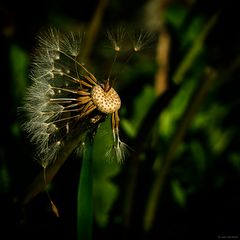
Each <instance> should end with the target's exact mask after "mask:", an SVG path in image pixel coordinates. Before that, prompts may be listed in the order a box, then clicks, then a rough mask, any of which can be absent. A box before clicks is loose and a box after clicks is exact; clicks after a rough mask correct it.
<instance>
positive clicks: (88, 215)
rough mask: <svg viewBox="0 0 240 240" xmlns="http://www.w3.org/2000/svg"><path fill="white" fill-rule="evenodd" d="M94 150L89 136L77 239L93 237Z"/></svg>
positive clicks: (82, 171) (81, 174)
mask: <svg viewBox="0 0 240 240" xmlns="http://www.w3.org/2000/svg"><path fill="white" fill-rule="evenodd" d="M92 150H93V144H92V142H91V139H90V137H87V139H86V143H85V149H84V153H83V160H82V168H81V173H80V179H79V185H78V195H77V236H78V238H77V239H84V240H90V239H92V215H93V200H92V184H93V182H92Z"/></svg>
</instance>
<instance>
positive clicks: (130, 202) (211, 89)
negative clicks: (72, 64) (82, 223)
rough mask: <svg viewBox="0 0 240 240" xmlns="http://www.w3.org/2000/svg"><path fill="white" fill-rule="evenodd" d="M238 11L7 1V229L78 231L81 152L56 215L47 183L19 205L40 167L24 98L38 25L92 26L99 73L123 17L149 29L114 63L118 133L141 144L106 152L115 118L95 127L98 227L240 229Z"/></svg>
mask: <svg viewBox="0 0 240 240" xmlns="http://www.w3.org/2000/svg"><path fill="white" fill-rule="evenodd" d="M94 19H95V20H94ZM94 21H95V23H97V24H96V25H95V26H93V22H94ZM239 23H240V21H239V9H238V7H237V1H231V0H230V1H229V0H228V1H227V0H218V1H217V0H149V1H144V0H141V1H135V0H133V1H126V0H112V1H111V0H108V1H107V0H99V1H97V0H96V1H95V0H94V1H93V0H89V1H81V0H80V1H77V2H75V1H72V0H69V1H62V0H59V1H36V2H34V1H32V2H29V3H26V4H25V3H24V2H23V1H19V2H17V3H16V2H12V1H1V3H0V53H1V54H0V81H1V84H2V85H1V93H0V110H1V113H0V121H1V125H0V126H1V128H0V131H1V132H0V136H1V138H0V221H1V222H0V239H13V236H16V237H18V238H21V239H68V240H69V239H77V228H78V226H77V221H76V219H77V211H76V208H77V204H78V203H77V198H76V196H77V191H78V183H79V182H78V181H79V173H80V169H81V157H80V158H79V157H76V155H74V154H73V155H71V156H69V159H68V160H67V161H66V163H65V164H64V165H63V166H62V168H61V169H60V171H59V172H58V173H57V175H56V176H55V178H54V179H53V181H52V182H51V184H50V186H49V190H50V194H51V196H52V198H53V199H54V201H55V203H56V205H57V206H58V208H59V211H60V218H56V217H55V216H54V214H53V213H52V211H51V208H50V206H49V200H48V198H47V196H46V193H45V192H42V193H39V194H38V195H37V196H36V197H35V198H34V199H32V200H31V201H30V202H29V203H28V204H27V206H24V207H23V206H21V205H20V204H19V199H20V198H21V196H22V195H24V193H25V192H26V191H27V189H28V186H29V185H30V184H31V183H32V182H33V180H34V178H35V177H36V176H37V175H38V174H39V172H40V171H42V168H41V166H40V165H39V164H38V163H37V162H36V161H35V159H34V158H33V156H34V147H33V146H32V144H31V143H30V142H29V139H28V138H27V137H26V135H25V134H24V133H23V131H22V129H21V126H20V119H21V116H19V115H18V110H17V109H18V107H20V106H21V104H22V98H23V96H24V93H25V90H26V88H27V87H28V86H29V85H30V84H31V80H30V79H29V77H28V74H29V66H30V64H31V53H32V50H33V48H34V46H35V44H36V35H37V34H38V33H39V31H40V30H41V29H43V28H45V27H47V26H54V27H57V28H59V29H63V30H67V31H70V30H78V29H82V28H84V29H85V30H86V31H87V30H88V29H90V28H91V27H92V28H91V29H93V32H94V34H95V35H93V36H94V39H93V43H92V48H91V51H90V52H89V61H88V62H89V66H90V69H91V70H92V69H93V70H94V73H95V75H96V77H97V78H98V79H102V80H103V79H104V77H105V78H106V76H107V75H108V73H109V69H110V66H111V64H112V62H113V56H114V51H109V47H107V44H109V43H107V41H106V34H105V32H106V30H107V29H109V28H111V29H114V28H115V27H116V26H118V25H119V24H121V25H122V26H126V29H128V28H130V29H131V30H137V31H138V30H144V31H147V32H149V33H151V39H150V41H147V42H146V45H145V47H144V48H143V49H142V51H140V52H137V53H135V54H133V56H132V57H131V59H130V60H129V61H126V59H127V58H128V54H127V53H126V55H124V53H123V56H122V57H121V58H119V61H118V62H117V63H116V65H115V73H116V74H117V76H118V77H117V82H116V90H117V91H118V93H119V95H120V96H121V99H122V108H121V111H120V117H121V138H122V139H123V140H124V142H126V143H127V144H128V145H129V146H130V147H131V148H132V149H133V150H132V151H130V154H129V156H128V157H127V159H126V161H125V163H124V164H122V165H119V164H116V163H114V162H113V163H109V162H107V161H106V159H105V157H104V151H105V147H106V146H105V145H106V142H107V141H108V140H109V136H110V135H111V130H110V127H109V122H108V120H107V121H106V123H104V124H103V126H102V130H101V129H100V130H99V132H98V133H97V135H96V138H95V142H94V149H93V183H94V185H93V207H94V218H93V229H92V233H93V239H96V240H98V239H109V240H111V239H115V240H118V239H119V240H120V239H122V240H123V239H164V240H165V239H220V238H234V239H239V238H240V220H239V215H240V207H239V203H240V187H239V186H240V149H239V146H240V141H239V134H240V128H239V123H240V114H239V110H240V108H239V107H240V98H239V89H240V83H239V81H240V80H239V76H240V72H239V66H240V56H239V53H240V31H239ZM148 40H149V39H148ZM109 45H110V44H109ZM121 70H122V71H121ZM118 73H119V74H118Z"/></svg>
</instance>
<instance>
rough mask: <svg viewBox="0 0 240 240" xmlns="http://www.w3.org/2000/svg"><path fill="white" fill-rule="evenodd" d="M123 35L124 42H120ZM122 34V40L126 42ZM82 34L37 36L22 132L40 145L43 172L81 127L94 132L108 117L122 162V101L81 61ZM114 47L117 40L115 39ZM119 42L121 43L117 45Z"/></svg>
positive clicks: (123, 155)
mask: <svg viewBox="0 0 240 240" xmlns="http://www.w3.org/2000/svg"><path fill="white" fill-rule="evenodd" d="M119 35H121V36H119ZM122 35H123V34H122V33H121V34H120V33H118V37H119V38H120V37H122ZM83 36H84V34H82V33H73V32H70V33H62V32H60V31H58V30H56V29H52V28H50V29H48V30H47V31H45V32H42V33H40V35H39V36H38V38H37V39H38V45H37V47H36V49H35V51H34V53H33V61H32V65H31V73H30V78H31V80H32V84H31V86H29V88H28V89H27V90H26V95H25V98H24V104H23V107H22V108H21V109H23V110H24V112H25V116H26V119H25V122H23V129H24V130H25V131H26V133H27V134H28V136H29V138H30V140H31V142H33V143H34V144H35V145H36V158H37V159H38V161H39V162H40V163H41V165H42V166H43V167H46V166H48V165H49V164H51V163H53V162H54V161H55V160H56V159H57V156H58V154H59V150H60V149H61V148H62V147H63V146H64V144H65V141H66V139H67V138H68V136H69V135H70V134H73V133H75V130H76V127H78V128H81V129H83V130H84V129H86V131H88V130H89V129H90V128H94V126H95V125H98V124H99V123H100V122H101V121H103V120H104V119H105V118H106V116H107V115H109V114H110V115H111V118H112V121H111V123H112V133H113V144H112V145H113V147H112V148H111V151H114V152H115V154H114V155H115V158H116V159H117V161H118V162H122V161H123V160H124V158H125V156H126V154H125V152H126V147H125V146H126V144H124V143H123V142H121V140H120V138H119V122H120V119H119V115H118V110H119V109H120V107H121V100H120V97H119V95H118V94H117V92H116V91H115V90H114V89H113V88H112V87H111V86H110V84H109V78H107V79H108V80H107V81H102V82H99V81H98V80H97V78H96V77H95V76H94V75H93V74H92V73H91V72H90V71H89V70H88V69H87V67H85V66H84V65H83V64H82V63H81V62H80V60H79V59H81V57H82V51H81V50H82V47H83V46H82V38H83ZM110 36H111V39H110V40H111V41H112V42H114V43H115V44H117V41H115V40H114V35H110ZM117 40H118V39H117Z"/></svg>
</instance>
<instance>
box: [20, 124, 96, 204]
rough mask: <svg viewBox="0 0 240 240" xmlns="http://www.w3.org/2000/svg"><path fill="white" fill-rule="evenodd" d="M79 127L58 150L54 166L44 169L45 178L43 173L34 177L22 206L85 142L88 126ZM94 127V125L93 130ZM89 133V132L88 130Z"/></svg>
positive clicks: (22, 200) (49, 180)
mask: <svg viewBox="0 0 240 240" xmlns="http://www.w3.org/2000/svg"><path fill="white" fill-rule="evenodd" d="M80 126H81V128H80V127H76V129H78V131H73V132H72V133H71V134H69V136H70V137H69V138H68V139H67V140H66V141H65V142H64V145H63V147H62V149H61V150H60V153H59V154H58V157H57V159H56V161H55V162H54V164H51V165H49V166H48V167H46V169H45V176H44V175H43V171H41V172H40V173H39V175H37V176H36V178H35V179H34V181H33V182H32V184H31V185H30V186H29V188H28V189H27V192H26V193H25V194H24V196H23V197H22V199H20V201H21V204H22V205H26V204H28V203H29V202H30V201H31V200H32V199H33V198H34V197H35V196H37V195H38V194H39V193H40V192H41V191H42V190H44V188H45V187H46V184H48V183H49V182H51V181H52V179H53V178H54V176H55V175H56V174H57V172H58V171H59V169H60V168H61V167H62V165H63V164H64V163H65V161H66V160H67V158H68V157H69V155H70V154H71V153H72V152H73V150H74V149H75V148H76V147H77V146H79V144H80V143H81V142H84V141H85V137H86V128H87V127H88V128H89V126H83V125H80ZM95 127H96V125H94V129H95ZM88 131H90V130H88Z"/></svg>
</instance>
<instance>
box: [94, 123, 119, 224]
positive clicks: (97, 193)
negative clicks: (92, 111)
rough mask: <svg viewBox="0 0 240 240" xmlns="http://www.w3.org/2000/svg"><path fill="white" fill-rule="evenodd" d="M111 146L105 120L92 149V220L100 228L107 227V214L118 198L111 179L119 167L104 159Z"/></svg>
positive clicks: (111, 142) (109, 127)
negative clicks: (93, 219)
mask: <svg viewBox="0 0 240 240" xmlns="http://www.w3.org/2000/svg"><path fill="white" fill-rule="evenodd" d="M111 144H113V138H112V129H111V122H110V119H107V120H106V121H105V122H104V123H102V125H101V126H100V128H99V130H98V132H97V134H96V136H95V139H94V149H93V201H94V218H95V220H96V223H97V224H98V225H99V226H100V227H105V226H107V224H108V216H109V212H110V210H111V208H112V206H113V204H114V202H115V200H116V199H117V197H118V187H117V185H116V184H115V183H114V181H113V180H112V179H113V178H114V177H115V176H117V175H118V174H119V172H120V170H121V165H119V164H118V163H117V162H110V161H109V159H107V158H106V151H108V149H109V147H110V146H111Z"/></svg>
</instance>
